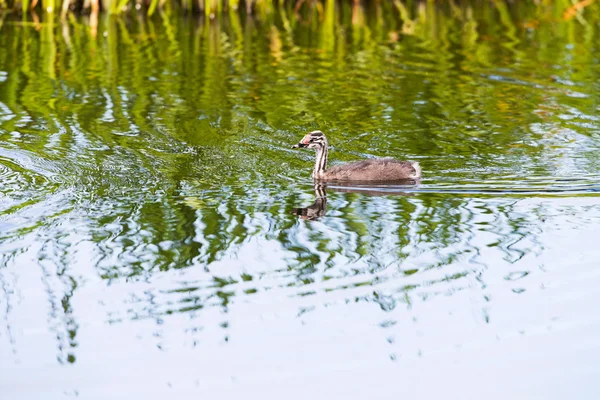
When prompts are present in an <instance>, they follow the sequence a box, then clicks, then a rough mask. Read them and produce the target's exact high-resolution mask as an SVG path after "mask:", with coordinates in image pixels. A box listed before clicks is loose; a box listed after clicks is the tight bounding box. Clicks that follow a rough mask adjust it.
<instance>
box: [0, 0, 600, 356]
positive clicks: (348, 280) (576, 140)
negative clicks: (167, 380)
mask: <svg viewBox="0 0 600 400" xmlns="http://www.w3.org/2000/svg"><path fill="white" fill-rule="evenodd" d="M496 4H497V6H494V5H492V4H490V3H483V4H482V5H481V7H479V8H470V7H464V8H460V7H455V8H444V7H433V6H431V5H430V6H415V7H413V8H403V9H402V10H400V12H399V14H394V13H392V12H391V11H393V10H394V8H393V6H392V5H391V4H387V3H385V2H384V3H383V4H382V8H383V9H379V10H377V9H371V8H369V9H363V8H360V7H351V6H350V5H348V4H344V5H337V4H335V2H333V1H327V2H326V3H325V7H324V8H323V9H322V10H319V9H317V8H314V9H310V10H305V11H306V12H304V14H302V15H301V18H298V17H296V16H295V15H294V14H293V12H292V10H288V9H281V10H279V11H278V12H277V13H269V14H265V15H264V18H261V19H252V18H249V17H248V18H244V17H240V15H238V14H235V13H231V14H225V15H223V16H222V17H221V18H219V19H217V20H214V21H206V20H205V19H204V18H200V19H193V18H189V17H182V16H179V15H174V14H170V13H161V14H160V15H156V16H155V17H153V18H151V19H145V18H142V17H130V18H123V19H117V18H110V17H106V16H104V17H101V18H100V20H99V21H98V25H97V26H94V25H93V24H90V23H89V21H88V20H87V19H86V18H85V17H81V18H74V17H71V18H70V19H69V20H67V21H59V20H58V18H53V17H51V16H50V17H48V19H46V20H42V22H41V23H40V24H39V25H36V24H35V23H26V22H22V21H16V20H5V21H4V23H3V25H2V26H1V28H0V29H1V31H0V33H1V34H0V74H1V75H0V140H1V142H0V178H1V179H2V186H0V201H1V202H0V227H2V228H3V229H2V230H1V232H0V249H1V250H2V251H1V253H2V255H1V256H0V257H1V258H0V274H1V275H0V278H1V279H2V282H3V285H4V287H5V290H4V293H5V301H6V302H8V304H10V302H11V301H13V300H11V295H9V294H7V293H13V292H14V290H13V289H14V288H13V289H10V288H12V286H11V285H16V284H15V283H14V282H13V281H11V278H9V277H8V274H3V273H2V269H5V270H8V269H14V268H15V267H16V266H17V265H27V266H29V267H31V266H32V265H33V266H34V267H37V266H39V270H40V274H41V276H42V280H43V283H44V287H45V290H46V293H47V300H48V302H49V303H50V305H51V307H50V309H51V311H50V313H49V318H48V319H49V322H48V326H49V327H50V329H52V330H54V331H56V332H57V340H58V342H59V346H58V347H59V360H60V361H61V362H74V361H75V360H76V357H75V355H74V354H75V349H76V347H77V340H76V336H77V335H76V332H77V326H78V324H77V322H76V318H75V316H74V310H73V307H72V306H71V304H70V302H71V299H72V298H73V297H74V296H77V293H78V291H79V290H83V289H81V288H80V287H79V286H80V284H81V283H82V282H84V281H88V280H91V281H94V280H100V281H101V283H102V285H106V286H107V287H110V286H111V285H123V286H124V287H125V288H126V289H125V291H127V292H128V293H129V294H128V295H127V296H123V298H122V299H121V300H122V301H121V303H120V304H119V305H118V306H112V308H110V307H108V306H107V311H106V315H105V319H106V320H107V321H110V322H118V321H122V320H123V319H129V318H131V319H138V318H148V317H152V318H162V317H164V316H165V315H168V314H171V313H175V312H184V313H190V315H195V313H200V312H202V310H203V309H204V308H206V307H212V306H215V307H221V308H223V309H224V310H225V311H226V310H227V309H229V308H230V307H234V306H235V301H236V297H241V298H246V297H248V298H250V297H251V296H260V295H261V293H265V292H268V291H271V290H280V291H281V292H282V293H284V294H285V295H288V296H292V297H296V296H305V295H311V294H314V293H315V292H317V291H323V292H324V293H335V292H339V291H343V292H344V293H347V294H346V295H345V296H346V298H347V300H348V301H369V302H374V303H377V304H378V305H379V306H380V307H381V309H383V310H386V311H389V310H392V309H394V308H395V307H396V306H397V304H408V305H409V306H410V303H411V302H412V301H414V298H415V297H417V296H420V297H421V298H426V297H428V296H435V295H439V294H447V293H452V292H453V291H459V290H464V289H465V288H466V287H469V286H473V283H472V280H471V278H472V279H473V280H475V281H476V282H479V284H480V285H481V287H482V288H483V287H485V277H484V276H485V275H484V271H485V270H486V269H487V268H488V263H489V262H490V261H492V260H493V261H494V262H498V261H497V260H504V261H503V262H504V263H505V264H507V265H508V266H510V265H515V264H518V263H520V262H522V260H523V259H524V258H525V259H526V258H527V257H529V256H531V257H534V256H535V255H536V254H539V253H540V252H542V251H543V248H544V245H543V244H542V243H540V242H539V240H538V238H537V236H538V234H539V233H540V232H541V228H540V227H539V225H538V223H539V220H540V219H542V218H544V216H545V215H546V214H552V213H553V212H554V210H548V209H547V208H545V207H548V206H546V205H544V204H545V203H544V201H543V199H545V198H555V197H558V195H560V196H564V197H567V198H569V197H575V196H584V195H585V196H595V195H596V194H597V192H598V189H599V188H600V181H599V179H598V168H599V167H600V163H599V159H598V147H599V146H598V144H599V142H598V137H599V134H600V132H599V125H598V118H599V117H598V115H599V112H598V107H599V101H598V100H599V98H598V93H600V83H599V82H600V67H599V63H600V59H599V56H598V55H599V54H600V48H599V45H598V43H600V41H599V40H598V39H599V34H598V20H597V18H596V19H595V20H594V19H593V15H590V14H591V13H589V14H586V15H587V16H588V20H586V23H582V22H581V21H578V20H576V19H574V20H570V21H558V22H556V23H538V22H539V21H540V20H542V22H543V21H547V20H549V18H550V17H547V16H546V14H547V13H551V12H552V9H551V8H544V7H542V6H539V7H536V6H533V5H524V4H521V3H519V4H518V5H515V6H514V7H513V8H509V7H507V6H505V5H503V4H504V3H501V2H498V3H496ZM386 7H387V8H389V9H386ZM592 7H596V8H597V5H594V6H592ZM378 12H379V13H380V14H379V16H377V13H378ZM596 15H598V14H597V13H596ZM45 18H46V17H45ZM316 128H318V129H321V130H323V131H325V132H326V133H327V135H328V138H329V141H330V143H331V144H332V145H333V151H332V153H331V156H330V159H331V160H334V161H349V160H355V159H359V158H364V157H373V156H393V157H397V158H403V159H415V160H419V161H420V162H421V165H422V166H423V168H424V180H423V182H422V184H421V185H420V186H419V187H402V188H395V190H393V191H392V192H390V191H389V190H383V192H382V191H381V190H370V191H364V190H357V189H356V188H334V187H330V188H327V189H324V193H323V194H319V193H317V195H316V197H317V198H319V197H323V196H327V199H328V203H327V209H326V210H325V208H324V207H323V213H322V214H323V215H320V216H319V217H320V218H319V219H318V220H317V221H312V222H308V221H303V220H298V219H297V217H296V216H294V215H292V211H294V210H297V209H298V208H299V207H302V206H309V205H310V204H311V203H313V202H315V193H314V188H313V185H312V182H311V181H310V173H311V168H312V155H311V154H309V153H306V152H302V153H301V152H294V151H292V150H290V149H289V148H290V145H291V144H293V143H296V142H297V140H298V138H299V137H301V135H302V134H303V133H305V132H306V131H309V130H313V129H316ZM530 198H538V199H540V200H539V203H536V204H534V205H529V204H528V205H521V204H520V203H519V201H520V200H523V199H530ZM313 204H315V203H313ZM322 206H323V205H322V204H321V205H318V204H317V206H316V207H317V208H318V207H322ZM490 252H491V253H490ZM519 265H520V264H519ZM525 268H528V267H527V266H524V267H522V268H521V269H525ZM178 271H181V272H178ZM140 282H142V283H143V282H146V283H149V284H151V286H152V287H149V288H147V287H144V289H140V288H139V287H138V286H135V284H137V283H140ZM129 284H131V285H132V286H131V289H127V288H128V285H129ZM365 288H366V289H365ZM482 295H484V293H483V289H482ZM98 300H99V301H101V300H102V298H101V296H100V295H98ZM7 314H8V311H7ZM6 319H7V320H8V319H9V317H8V316H7V317H6ZM41 324H43V323H41Z"/></svg>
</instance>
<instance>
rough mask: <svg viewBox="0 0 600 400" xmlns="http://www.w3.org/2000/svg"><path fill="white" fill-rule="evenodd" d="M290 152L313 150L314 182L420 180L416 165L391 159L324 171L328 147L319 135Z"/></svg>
mask: <svg viewBox="0 0 600 400" xmlns="http://www.w3.org/2000/svg"><path fill="white" fill-rule="evenodd" d="M292 148H293V149H297V148H308V149H315V150H316V152H317V157H316V160H315V168H314V169H313V173H312V178H313V180H315V181H355V182H358V181H360V182H369V181H370V182H384V181H387V182H390V181H408V180H412V181H417V180H419V179H420V178H421V166H420V165H419V163H418V162H416V161H400V160H396V159H393V158H376V159H369V160H363V161H357V162H351V163H347V164H342V165H336V166H335V167H331V168H329V169H327V156H328V149H327V148H328V143H327V138H326V137H325V134H323V132H321V131H312V132H310V133H308V134H306V135H305V136H304V137H303V138H302V140H300V142H299V143H298V144H295V145H293V146H292Z"/></svg>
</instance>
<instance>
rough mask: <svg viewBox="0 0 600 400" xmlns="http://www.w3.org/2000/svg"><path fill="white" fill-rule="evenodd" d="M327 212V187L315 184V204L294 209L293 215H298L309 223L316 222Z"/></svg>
mask: <svg viewBox="0 0 600 400" xmlns="http://www.w3.org/2000/svg"><path fill="white" fill-rule="evenodd" d="M326 210H327V191H326V190H325V185H324V184H321V183H315V202H314V203H312V204H311V205H310V206H308V207H303V208H294V209H293V210H292V214H293V215H297V216H298V217H299V218H301V219H305V220H308V221H314V220H315V219H318V218H320V217H322V216H323V215H325V211H326Z"/></svg>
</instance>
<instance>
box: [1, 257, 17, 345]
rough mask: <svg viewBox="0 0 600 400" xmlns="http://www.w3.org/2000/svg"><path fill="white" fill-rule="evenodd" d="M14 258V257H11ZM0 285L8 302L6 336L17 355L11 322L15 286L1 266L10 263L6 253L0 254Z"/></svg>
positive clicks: (5, 309) (4, 318) (5, 311)
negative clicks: (12, 285)
mask: <svg viewBox="0 0 600 400" xmlns="http://www.w3.org/2000/svg"><path fill="white" fill-rule="evenodd" d="M10 258H12V257H10ZM0 260H1V262H0V287H1V288H2V294H3V297H4V301H5V302H6V306H5V307H3V310H4V313H3V314H4V315H3V318H2V319H3V320H4V323H5V325H6V326H5V330H6V336H7V338H8V342H9V344H10V347H11V351H12V353H13V354H14V355H17V343H16V339H15V335H14V333H13V330H12V327H11V324H10V313H11V311H12V305H11V297H12V295H14V294H15V291H14V289H13V288H11V284H10V283H9V280H8V277H7V276H6V274H5V273H3V272H2V270H1V268H5V267H6V266H7V265H8V260H9V257H6V256H5V255H0ZM1 304H2V301H0V305H1Z"/></svg>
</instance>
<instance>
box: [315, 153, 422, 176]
mask: <svg viewBox="0 0 600 400" xmlns="http://www.w3.org/2000/svg"><path fill="white" fill-rule="evenodd" d="M420 177H421V167H420V166H419V163H418V162H415V161H400V160H395V159H393V158H379V159H373V160H364V161H358V162H353V163H348V164H343V165H338V166H335V167H332V168H330V169H328V170H326V171H325V172H324V174H323V176H322V179H324V180H329V181H335V180H337V181H401V180H408V179H413V180H414V179H419V178H420Z"/></svg>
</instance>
